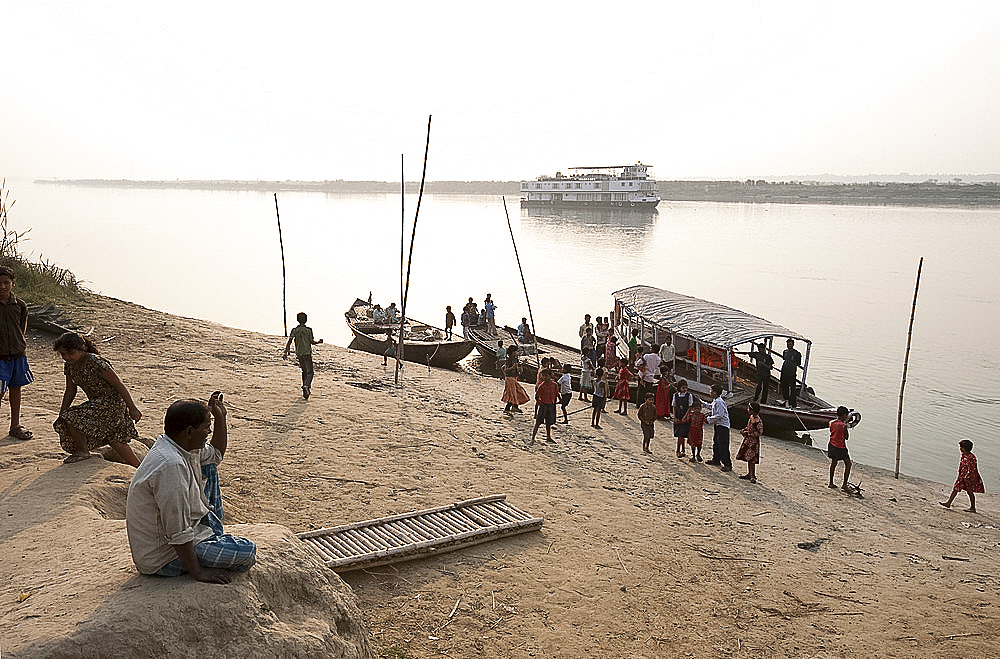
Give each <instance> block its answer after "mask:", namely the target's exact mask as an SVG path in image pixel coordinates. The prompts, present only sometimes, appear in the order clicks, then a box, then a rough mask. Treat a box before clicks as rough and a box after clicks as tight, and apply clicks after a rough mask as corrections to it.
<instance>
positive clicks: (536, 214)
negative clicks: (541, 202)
mask: <svg viewBox="0 0 1000 659" xmlns="http://www.w3.org/2000/svg"><path fill="white" fill-rule="evenodd" d="M657 215H658V212H657V210H656V209H655V208H653V209H633V208H565V207H551V206H550V207H539V206H526V207H522V208H521V219H522V220H530V221H543V222H544V221H548V222H547V223H548V224H549V225H550V226H553V227H558V226H567V225H570V224H576V225H588V224H596V225H612V226H615V227H631V228H635V229H643V230H645V229H649V227H651V226H652V225H653V222H654V221H655V220H656V217H657Z"/></svg>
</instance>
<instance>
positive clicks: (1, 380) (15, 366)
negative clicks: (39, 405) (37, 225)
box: [0, 266, 35, 440]
mask: <svg viewBox="0 0 1000 659" xmlns="http://www.w3.org/2000/svg"><path fill="white" fill-rule="evenodd" d="M27 329H28V307H27V305H25V304H24V302H22V301H21V300H18V299H17V298H16V297H14V271H13V270H11V269H10V268H7V267H5V266H0V398H3V394H4V392H5V391H7V390H8V389H9V390H10V397H9V400H10V432H9V433H8V436H9V437H13V438H14V439H25V440H26V439H31V438H32V437H33V436H34V435H33V433H32V432H31V431H30V430H27V429H26V428H25V427H24V426H22V425H21V387H23V386H24V385H26V384H30V383H31V382H33V381H34V379H35V376H33V375H32V374H31V371H30V370H29V369H28V359H27V357H25V356H24V351H25V348H27V346H28V344H27V341H25V339H24V333H25V331H27Z"/></svg>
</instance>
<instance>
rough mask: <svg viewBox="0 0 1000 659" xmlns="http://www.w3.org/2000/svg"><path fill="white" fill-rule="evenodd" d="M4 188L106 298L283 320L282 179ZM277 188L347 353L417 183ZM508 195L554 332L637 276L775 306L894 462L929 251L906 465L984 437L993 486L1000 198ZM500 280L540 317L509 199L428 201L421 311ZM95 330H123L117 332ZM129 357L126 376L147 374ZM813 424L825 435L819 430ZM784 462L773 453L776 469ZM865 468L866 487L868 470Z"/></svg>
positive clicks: (927, 470)
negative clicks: (872, 203) (334, 190)
mask: <svg viewBox="0 0 1000 659" xmlns="http://www.w3.org/2000/svg"><path fill="white" fill-rule="evenodd" d="M8 188H9V189H10V190H11V199H14V200H16V204H15V205H14V207H13V208H12V209H11V212H10V228H12V229H15V230H23V229H26V228H29V227H30V229H31V231H30V233H29V234H28V238H29V240H27V241H25V242H23V243H22V245H21V247H22V249H23V250H24V251H26V252H28V253H30V254H32V255H34V256H42V257H44V258H45V259H47V260H49V261H53V262H55V263H57V264H59V265H61V266H64V267H67V268H69V269H70V270H72V271H73V272H74V273H75V274H76V275H77V276H78V277H80V278H81V279H83V280H85V281H86V283H87V285H88V286H89V288H91V289H92V290H95V291H97V292H100V293H103V294H106V295H110V296H112V297H117V298H122V299H126V300H130V301H134V302H137V303H139V304H142V305H144V306H147V307H151V308H155V309H159V310H163V311H167V312H171V313H175V314H180V315H184V316H192V317H198V318H205V319H210V320H213V321H217V322H220V323H223V324H226V325H232V326H236V327H241V328H246V329H251V330H256V331H261V332H268V333H274V334H279V335H280V334H282V333H283V323H282V310H281V295H282V291H281V260H280V255H279V251H278V235H277V227H276V223H275V209H274V199H273V197H272V196H271V194H270V193H266V194H265V193H238V192H201V191H187V190H185V191H179V190H140V189H110V188H107V189H101V188H77V187H70V186H61V185H40V184H32V183H31V182H30V181H29V180H25V179H13V180H10V179H8ZM278 196H279V204H280V211H281V220H282V229H283V238H284V247H285V256H286V266H285V267H286V273H287V284H288V288H287V302H288V323H289V327H291V326H292V325H294V323H295V321H294V316H295V313H296V312H297V311H306V312H307V313H308V314H309V325H310V326H312V327H313V329H314V331H315V332H316V336H317V337H323V338H325V339H326V341H327V342H332V343H336V344H338V345H347V344H348V343H349V342H350V333H349V331H348V330H347V327H346V325H345V324H344V320H343V312H344V311H345V310H346V309H347V308H348V306H349V305H350V303H351V302H352V301H353V300H354V298H355V297H366V296H367V295H368V293H369V291H371V292H372V293H373V294H374V298H375V300H376V301H381V302H382V303H384V304H387V303H388V302H390V301H395V302H397V303H398V302H399V298H400V294H399V291H400V269H399V264H400V243H399V235H400V199H399V196H398V195H355V194H349V195H324V194H317V193H281V192H279V195H278ZM507 207H508V211H509V213H510V217H511V221H512V224H513V228H514V234H515V237H516V239H517V245H518V249H519V250H520V257H521V262H522V264H523V266H524V270H525V276H526V278H527V286H528V292H529V294H530V296H531V304H532V311H533V314H534V320H535V323H536V329H537V331H538V333H539V334H540V335H542V336H545V337H548V338H553V339H557V340H561V341H564V342H567V343H576V341H577V339H576V328H577V327H578V326H579V324H580V322H581V321H582V316H583V314H584V313H590V314H591V315H593V316H597V315H601V316H603V315H607V314H608V312H609V310H610V309H611V304H612V301H611V296H610V294H611V292H612V291H614V290H617V289H619V288H623V287H625V286H629V285H633V284H640V283H641V284H649V285H652V286H658V287H661V288H666V289H669V290H673V291H677V292H679V293H684V294H687V295H692V296H695V297H700V298H703V299H707V300H712V301H714V302H719V303H722V304H726V305H729V306H732V307H735V308H738V309H741V310H743V311H746V312H748V313H752V314H755V315H758V316H762V317H764V318H767V319H768V320H771V321H773V322H776V323H779V324H781V325H784V326H786V327H788V328H790V329H792V330H795V331H797V332H800V333H802V334H803V335H805V336H808V337H810V338H811V339H812V340H813V341H814V344H813V351H812V355H811V360H810V364H809V374H808V378H807V379H808V383H809V384H810V385H811V386H812V387H814V388H815V390H816V393H817V394H818V395H819V396H820V397H821V398H823V399H825V400H827V401H829V402H831V403H832V404H840V403H844V404H847V405H849V406H852V407H856V408H857V409H859V410H860V411H861V412H862V413H863V415H864V421H863V422H862V424H861V425H860V426H859V427H858V428H857V430H856V431H854V432H853V433H852V435H851V441H850V443H849V446H850V448H851V454H852V457H853V458H854V459H855V460H856V461H858V462H861V463H865V464H871V465H876V466H880V467H885V468H889V469H891V468H892V466H893V462H894V452H895V438H896V407H897V403H898V396H899V385H900V377H901V369H902V361H903V353H904V349H905V345H906V330H907V322H908V319H909V313H910V305H911V303H912V296H913V284H914V279H915V276H916V267H917V262H918V260H919V258H920V257H921V256H923V257H925V262H924V269H923V276H922V279H921V287H920V295H919V299H918V303H917V316H916V322H915V325H914V331H913V346H912V352H911V356H910V368H909V373H908V377H907V385H906V398H905V407H904V418H903V453H902V466H901V470H902V471H903V472H904V473H907V474H912V475H917V476H923V477H926V478H932V479H935V480H938V481H941V482H944V483H949V484H950V483H951V482H953V480H954V478H955V474H956V472H957V465H958V459H959V453H958V448H957V446H956V443H957V441H958V440H959V439H961V438H963V437H968V438H970V439H972V440H973V441H974V442H975V444H976V447H975V453H976V454H977V455H978V456H979V464H980V471H981V473H982V475H983V478H984V480H985V481H986V486H987V490H988V491H991V490H992V491H996V489H997V488H1000V469H998V466H1000V442H998V441H997V439H996V437H995V432H996V429H997V427H998V426H1000V358H998V356H997V351H996V349H995V347H994V345H993V343H994V340H995V337H996V336H997V332H996V329H995V328H996V327H997V324H998V322H1000V297H998V295H997V282H998V281H1000V262H998V261H997V259H996V258H995V255H994V251H995V245H997V244H1000V211H998V210H996V209H990V210H978V209H977V210H971V209H939V208H906V207H902V208H900V207H859V206H833V205H822V206H815V205H814V206H808V205H778V204H718V203H698V202H687V203H678V202H663V203H661V204H660V207H659V212H658V213H656V214H653V215H638V214H634V213H623V212H603V213H602V212H598V211H592V212H563V213H560V214H552V213H546V212H536V211H531V212H530V213H529V212H527V211H522V210H521V209H520V208H519V207H518V200H517V199H516V198H514V199H508V200H507ZM415 208H416V197H415V196H412V197H411V196H410V195H407V197H406V236H407V242H408V241H409V235H410V228H411V222H412V220H413V213H414V210H415ZM487 292H490V293H492V294H493V297H494V299H495V300H496V301H497V304H498V307H499V308H498V311H497V313H498V322H503V323H508V324H516V323H517V322H518V321H519V319H520V318H521V316H525V315H527V307H526V305H525V302H524V292H523V289H522V286H521V280H520V277H519V274H518V269H517V263H516V261H515V258H514V251H513V249H512V247H511V240H510V235H509V233H508V229H507V223H506V219H505V216H504V209H503V205H502V202H501V199H500V198H498V197H493V196H458V195H431V196H425V197H424V200H423V205H422V207H421V210H420V219H419V224H418V227H417V236H416V243H415V245H414V256H413V269H412V275H411V285H410V301H409V313H408V315H410V316H412V317H414V318H418V319H420V320H425V321H428V322H431V323H433V324H436V325H441V324H443V317H444V306H445V305H446V304H450V305H452V308H453V309H456V310H458V309H460V308H461V306H462V304H463V303H464V302H465V300H466V299H467V298H468V297H469V296H473V297H474V298H475V299H476V300H477V301H478V302H479V303H480V304H481V303H482V299H483V297H484V296H485V294H486V293H487ZM98 332H99V334H100V335H101V336H112V335H113V334H114V328H98ZM281 343H282V342H281V341H280V340H277V341H276V342H275V351H274V354H275V363H276V367H277V364H278V360H279V358H280V350H281V348H282V347H283V346H282V345H281ZM191 348H192V350H193V351H197V350H198V346H197V345H192V347H191ZM236 348H238V347H236ZM53 354H54V353H53ZM48 358H52V355H45V354H43V355H35V356H34V357H32V359H35V360H41V359H48ZM318 358H319V359H322V358H323V356H322V352H320V353H319V356H318ZM358 359H374V357H371V356H368V355H366V354H364V353H359V354H358ZM119 368H120V370H121V371H122V372H123V376H124V377H125V378H126V379H127V378H128V370H129V366H128V365H127V364H122V365H120V367H119ZM410 368H415V367H414V366H411V367H410ZM36 386H52V387H59V386H62V384H61V383H42V382H39V383H37V385H36ZM983 429H985V430H986V432H985V433H984V432H983ZM812 436H813V444H814V445H815V446H818V447H825V445H826V435H825V433H824V432H823V431H814V432H813V433H812ZM767 460H768V456H767V453H766V451H765V453H764V455H763V462H762V465H761V473H762V474H764V477H765V479H766V471H767ZM859 474H860V475H859V477H860V478H862V479H864V468H863V467H862V468H861V470H860V472H859ZM765 482H766V480H765Z"/></svg>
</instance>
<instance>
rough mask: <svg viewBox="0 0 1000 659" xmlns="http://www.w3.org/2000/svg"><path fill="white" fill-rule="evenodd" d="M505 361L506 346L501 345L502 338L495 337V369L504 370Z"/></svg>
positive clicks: (500, 371) (501, 371)
mask: <svg viewBox="0 0 1000 659" xmlns="http://www.w3.org/2000/svg"><path fill="white" fill-rule="evenodd" d="M506 363H507V348H505V347H503V339H497V371H498V372H499V373H503V372H504V365H505V364H506Z"/></svg>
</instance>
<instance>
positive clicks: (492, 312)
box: [483, 293, 497, 336]
mask: <svg viewBox="0 0 1000 659" xmlns="http://www.w3.org/2000/svg"><path fill="white" fill-rule="evenodd" d="M491 295H492V294H491V293H487V294H486V301H485V302H483V310H484V311H486V330H487V331H488V332H489V333H490V334H493V335H494V336H495V335H496V333H497V321H496V308H497V305H495V304H494V303H493V298H492V297H491Z"/></svg>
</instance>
